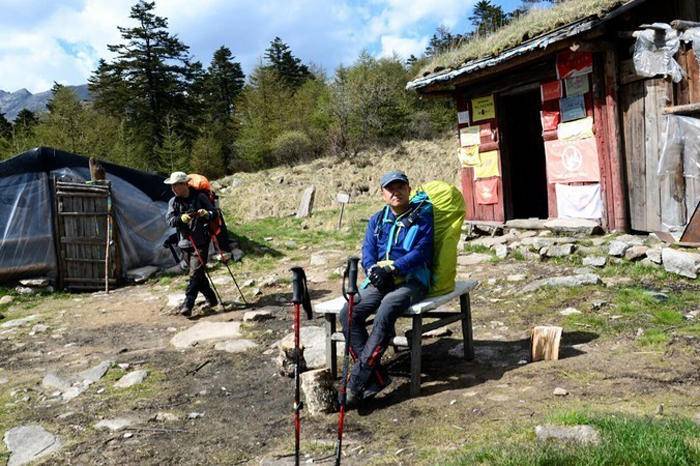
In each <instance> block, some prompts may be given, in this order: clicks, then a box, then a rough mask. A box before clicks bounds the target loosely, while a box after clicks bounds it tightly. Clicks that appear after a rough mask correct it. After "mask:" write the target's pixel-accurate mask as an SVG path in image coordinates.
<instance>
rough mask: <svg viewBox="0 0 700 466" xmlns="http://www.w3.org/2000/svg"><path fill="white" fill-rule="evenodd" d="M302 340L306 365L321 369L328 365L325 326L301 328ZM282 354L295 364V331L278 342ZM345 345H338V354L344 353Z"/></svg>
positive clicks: (310, 367)
mask: <svg viewBox="0 0 700 466" xmlns="http://www.w3.org/2000/svg"><path fill="white" fill-rule="evenodd" d="M299 333H300V340H301V345H302V347H303V356H304V360H305V361H306V367H308V368H309V369H319V368H321V367H324V366H325V365H326V330H325V329H324V328H323V327H315V326H309V327H302V328H301V330H300V332H299ZM276 345H277V347H278V348H279V350H280V352H281V354H280V356H283V357H285V358H286V359H288V360H290V361H291V364H292V367H293V364H294V359H293V358H294V333H289V334H287V335H286V336H285V337H284V338H283V339H282V340H280V341H278V342H277V344H276ZM342 352H343V345H342V344H339V345H338V354H342Z"/></svg>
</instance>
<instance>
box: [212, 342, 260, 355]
mask: <svg viewBox="0 0 700 466" xmlns="http://www.w3.org/2000/svg"><path fill="white" fill-rule="evenodd" d="M257 346H258V345H257V343H255V342H254V341H253V340H246V339H236V340H227V341H221V342H219V343H217V344H216V345H214V349H215V350H217V351H225V352H227V353H243V352H245V351H248V350H249V349H251V348H255V347H257Z"/></svg>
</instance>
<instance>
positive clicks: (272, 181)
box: [214, 136, 459, 221]
mask: <svg viewBox="0 0 700 466" xmlns="http://www.w3.org/2000/svg"><path fill="white" fill-rule="evenodd" d="M456 151H457V142H456V141H455V140H454V138H453V137H452V136H444V137H443V138H440V139H435V140H432V141H423V140H420V141H405V142H403V143H401V144H399V145H397V146H394V147H392V148H388V149H385V150H381V151H380V150H368V151H363V152H361V153H359V154H358V155H357V156H355V157H352V158H348V159H338V158H335V157H326V158H323V159H318V160H315V161H313V162H309V163H305V164H300V165H296V166H294V167H278V168H273V169H270V170H263V171H260V172H256V173H238V174H234V175H231V176H228V177H226V178H223V179H221V180H218V181H216V182H215V184H214V187H215V188H216V189H217V190H218V192H219V194H220V196H221V203H222V206H223V207H224V208H225V210H226V211H227V212H228V213H229V214H232V215H233V216H234V217H235V218H236V219H237V220H243V221H245V220H251V219H254V218H262V217H270V216H285V215H289V214H292V213H294V212H295V211H296V209H297V207H298V204H299V200H300V198H301V194H302V192H303V191H304V189H306V188H307V187H308V186H310V185H314V186H316V198H315V202H314V208H315V209H322V208H325V207H331V206H334V205H337V204H335V196H336V194H337V193H338V192H341V191H343V192H347V193H349V194H350V196H351V201H350V202H365V201H368V200H370V199H372V198H378V196H379V178H380V177H381V175H382V174H383V173H384V172H386V171H388V170H391V169H400V170H404V171H405V172H406V173H407V174H408V177H409V178H410V179H411V184H412V185H413V186H414V187H415V186H418V185H420V184H421V183H423V182H426V181H430V180H435V179H440V180H445V181H448V182H451V183H454V184H455V185H457V186H459V176H458V171H459V162H458V160H457V156H456Z"/></svg>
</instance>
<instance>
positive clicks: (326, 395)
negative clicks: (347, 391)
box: [301, 369, 338, 416]
mask: <svg viewBox="0 0 700 466" xmlns="http://www.w3.org/2000/svg"><path fill="white" fill-rule="evenodd" d="M333 382H334V380H333V377H331V373H330V371H329V370H328V369H317V370H312V371H307V372H304V373H302V374H301V389H302V392H303V393H304V400H305V404H304V410H305V411H308V413H309V414H311V415H312V416H317V415H319V414H324V413H332V412H334V411H335V405H336V400H337V396H338V392H337V391H336V389H335V387H334V384H333Z"/></svg>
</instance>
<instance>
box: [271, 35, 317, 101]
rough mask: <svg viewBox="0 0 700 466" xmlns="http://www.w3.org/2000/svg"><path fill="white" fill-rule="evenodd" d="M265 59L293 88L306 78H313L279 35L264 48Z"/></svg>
mask: <svg viewBox="0 0 700 466" xmlns="http://www.w3.org/2000/svg"><path fill="white" fill-rule="evenodd" d="M265 60H267V62H268V67H269V68H270V69H272V70H274V71H275V72H276V73H277V74H278V75H279V76H280V78H282V81H283V82H284V83H285V84H287V85H288V86H289V87H291V88H293V89H294V88H297V87H299V86H300V85H301V84H302V83H303V82H304V81H306V80H307V79H312V78H313V74H312V73H311V71H309V67H308V66H306V65H304V64H303V63H302V62H301V59H300V58H297V57H295V56H294V55H293V54H292V51H291V49H290V48H289V45H287V44H285V43H284V42H283V41H282V39H280V38H279V37H275V39H274V40H273V41H272V42H270V46H269V47H268V48H267V49H266V50H265Z"/></svg>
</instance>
